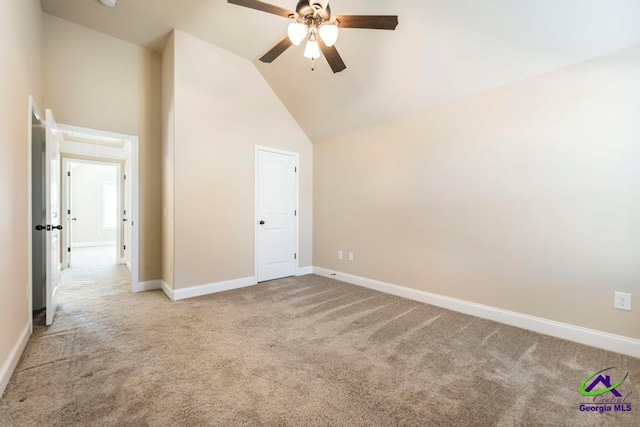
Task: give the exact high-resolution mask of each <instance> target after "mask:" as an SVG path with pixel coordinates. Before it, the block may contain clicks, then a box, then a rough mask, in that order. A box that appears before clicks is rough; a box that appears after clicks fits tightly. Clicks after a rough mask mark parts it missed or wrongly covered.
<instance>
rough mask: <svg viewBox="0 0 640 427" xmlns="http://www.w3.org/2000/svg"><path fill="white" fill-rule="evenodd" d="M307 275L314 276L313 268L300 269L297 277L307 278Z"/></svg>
mask: <svg viewBox="0 0 640 427" xmlns="http://www.w3.org/2000/svg"><path fill="white" fill-rule="evenodd" d="M307 274H313V267H298V270H297V271H296V276H306V275H307Z"/></svg>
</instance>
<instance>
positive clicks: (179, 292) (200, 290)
mask: <svg viewBox="0 0 640 427" xmlns="http://www.w3.org/2000/svg"><path fill="white" fill-rule="evenodd" d="M255 284H257V282H256V278H255V277H254V276H251V277H243V278H241V279H234V280H226V281H224V282H216V283H208V284H206V285H200V286H191V287H189V288H183V289H174V290H173V291H172V293H173V295H172V296H169V298H170V299H172V300H173V301H178V300H181V299H187V298H195V297H199V296H203V295H209V294H215V293H218V292H225V291H230V290H232V289H240V288H246V287H248V286H253V285H255ZM172 297H173V298H172Z"/></svg>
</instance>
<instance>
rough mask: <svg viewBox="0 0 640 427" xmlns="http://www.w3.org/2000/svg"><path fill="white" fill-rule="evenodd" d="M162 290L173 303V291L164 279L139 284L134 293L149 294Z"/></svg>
mask: <svg viewBox="0 0 640 427" xmlns="http://www.w3.org/2000/svg"><path fill="white" fill-rule="evenodd" d="M156 290H161V291H162V292H164V293H165V295H166V296H167V297H168V298H169V299H170V300H171V301H173V300H174V299H173V289H171V287H170V286H169V285H168V284H167V283H166V282H165V281H164V280H162V279H156V280H149V281H147V282H138V285H137V286H136V287H135V288H134V290H133V292H147V291H156Z"/></svg>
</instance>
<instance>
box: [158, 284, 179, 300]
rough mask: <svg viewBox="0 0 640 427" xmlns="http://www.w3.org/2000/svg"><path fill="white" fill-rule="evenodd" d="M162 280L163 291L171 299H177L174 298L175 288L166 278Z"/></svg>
mask: <svg viewBox="0 0 640 427" xmlns="http://www.w3.org/2000/svg"><path fill="white" fill-rule="evenodd" d="M160 282H162V285H161V286H162V287H161V288H160V289H162V292H164V294H165V295H166V296H167V298H169V299H170V300H171V301H175V300H174V298H173V289H172V288H171V287H170V286H169V285H168V284H167V283H166V282H165V281H164V280H161V281H160Z"/></svg>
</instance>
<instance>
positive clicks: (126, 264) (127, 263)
mask: <svg viewBox="0 0 640 427" xmlns="http://www.w3.org/2000/svg"><path fill="white" fill-rule="evenodd" d="M123 264H124V265H125V266H126V267H127V270H129V273H131V263H130V262H129V261H126V260H125V262H124V263H123Z"/></svg>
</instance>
